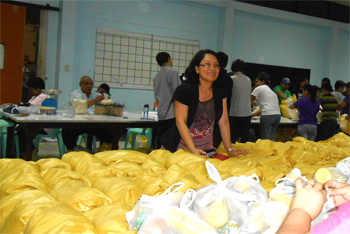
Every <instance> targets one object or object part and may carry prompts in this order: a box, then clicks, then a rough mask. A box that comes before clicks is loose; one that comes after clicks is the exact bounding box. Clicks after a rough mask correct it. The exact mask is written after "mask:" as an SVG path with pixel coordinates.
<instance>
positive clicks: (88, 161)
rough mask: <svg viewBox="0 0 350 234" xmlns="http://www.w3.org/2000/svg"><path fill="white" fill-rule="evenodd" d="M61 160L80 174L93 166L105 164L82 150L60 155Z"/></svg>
mask: <svg viewBox="0 0 350 234" xmlns="http://www.w3.org/2000/svg"><path fill="white" fill-rule="evenodd" d="M62 161H63V162H65V163H68V164H69V165H70V166H71V167H72V170H74V171H76V172H79V173H81V174H85V172H87V171H88V170H91V169H92V168H94V167H98V166H101V165H102V166H103V165H104V166H105V165H106V164H104V162H103V161H101V160H100V159H99V158H98V157H96V156H95V155H92V154H89V153H87V152H83V151H80V152H70V153H68V154H65V155H63V157H62Z"/></svg>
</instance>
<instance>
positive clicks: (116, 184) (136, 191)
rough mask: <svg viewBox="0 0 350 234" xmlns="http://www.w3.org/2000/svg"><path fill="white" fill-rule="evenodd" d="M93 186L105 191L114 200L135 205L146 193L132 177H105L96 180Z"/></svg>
mask: <svg viewBox="0 0 350 234" xmlns="http://www.w3.org/2000/svg"><path fill="white" fill-rule="evenodd" d="M93 187H94V188H96V189H98V190H100V191H101V192H103V193H105V194H106V195H107V196H108V197H109V198H111V199H112V200H113V202H119V203H122V204H126V205H129V206H134V205H135V203H136V202H137V200H138V199H139V198H140V197H141V196H142V194H144V193H145V192H144V190H143V189H142V188H141V186H139V185H138V184H136V183H135V181H133V180H132V179H130V178H128V177H125V176H120V177H104V178H100V179H98V180H96V181H95V183H94V184H93Z"/></svg>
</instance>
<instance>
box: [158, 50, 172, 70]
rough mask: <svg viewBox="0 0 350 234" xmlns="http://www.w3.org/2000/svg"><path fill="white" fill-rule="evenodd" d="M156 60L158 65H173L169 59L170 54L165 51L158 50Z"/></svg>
mask: <svg viewBox="0 0 350 234" xmlns="http://www.w3.org/2000/svg"><path fill="white" fill-rule="evenodd" d="M156 60H157V63H158V65H159V66H164V65H167V66H170V67H171V66H173V61H172V60H171V57H170V54H168V53H167V52H159V53H158V54H157V56H156Z"/></svg>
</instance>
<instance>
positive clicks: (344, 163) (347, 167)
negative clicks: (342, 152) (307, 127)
mask: <svg viewBox="0 0 350 234" xmlns="http://www.w3.org/2000/svg"><path fill="white" fill-rule="evenodd" d="M336 168H338V169H339V170H341V171H342V172H343V173H344V174H345V175H346V176H347V177H348V179H347V180H346V183H348V184H350V157H347V158H345V159H343V160H341V161H340V162H338V163H337V165H336Z"/></svg>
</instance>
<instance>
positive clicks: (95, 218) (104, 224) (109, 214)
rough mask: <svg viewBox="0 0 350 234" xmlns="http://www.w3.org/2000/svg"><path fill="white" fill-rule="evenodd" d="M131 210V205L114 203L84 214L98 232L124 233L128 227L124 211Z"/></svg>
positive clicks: (109, 233)
mask: <svg viewBox="0 0 350 234" xmlns="http://www.w3.org/2000/svg"><path fill="white" fill-rule="evenodd" d="M131 210H132V207H131V206H128V205H124V204H116V203H114V204H110V205H105V206H103V207H98V208H96V209H94V210H91V211H88V212H86V213H84V215H85V216H86V217H87V218H88V219H90V220H91V222H92V223H93V224H94V225H95V227H96V231H97V233H98V234H111V233H125V232H126V231H128V229H129V224H128V222H127V221H126V219H125V213H126V212H129V211H131Z"/></svg>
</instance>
